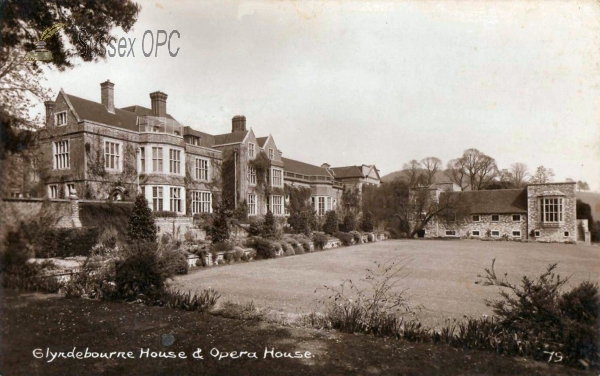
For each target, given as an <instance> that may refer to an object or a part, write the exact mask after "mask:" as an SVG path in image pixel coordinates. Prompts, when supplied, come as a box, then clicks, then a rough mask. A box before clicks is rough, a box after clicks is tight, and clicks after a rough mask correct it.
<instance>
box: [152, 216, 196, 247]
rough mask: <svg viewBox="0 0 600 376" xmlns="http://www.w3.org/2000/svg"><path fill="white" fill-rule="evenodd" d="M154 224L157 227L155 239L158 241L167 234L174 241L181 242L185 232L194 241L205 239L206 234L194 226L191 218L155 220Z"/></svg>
mask: <svg viewBox="0 0 600 376" xmlns="http://www.w3.org/2000/svg"><path fill="white" fill-rule="evenodd" d="M154 222H155V223H156V226H157V227H158V232H157V237H158V239H159V240H160V238H161V237H162V236H163V235H164V234H169V235H171V236H172V237H173V238H174V239H178V240H181V241H183V240H185V234H186V232H189V233H190V235H191V236H192V237H193V239H194V240H205V239H206V232H205V231H204V230H201V229H198V228H196V227H195V226H194V220H193V218H192V217H174V218H155V219H154Z"/></svg>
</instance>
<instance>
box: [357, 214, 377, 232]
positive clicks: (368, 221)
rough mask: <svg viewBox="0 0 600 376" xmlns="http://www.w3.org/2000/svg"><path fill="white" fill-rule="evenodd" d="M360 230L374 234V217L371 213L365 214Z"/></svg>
mask: <svg viewBox="0 0 600 376" xmlns="http://www.w3.org/2000/svg"><path fill="white" fill-rule="evenodd" d="M360 228H361V230H363V231H365V232H373V228H374V226H373V215H372V214H371V212H370V211H366V212H364V214H363V217H362V221H361V222H360Z"/></svg>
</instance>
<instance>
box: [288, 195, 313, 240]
mask: <svg viewBox="0 0 600 376" xmlns="http://www.w3.org/2000/svg"><path fill="white" fill-rule="evenodd" d="M285 193H286V194H287V195H288V196H289V201H288V202H286V204H285V205H286V209H287V210H288V211H289V213H290V216H289V217H288V220H287V222H288V224H289V225H290V227H291V228H292V230H293V231H294V232H295V233H296V234H305V235H306V236H310V234H311V233H312V231H313V230H315V229H316V216H315V211H314V209H313V206H312V205H311V202H310V196H311V194H312V192H311V189H310V188H307V187H294V186H291V185H286V186H285Z"/></svg>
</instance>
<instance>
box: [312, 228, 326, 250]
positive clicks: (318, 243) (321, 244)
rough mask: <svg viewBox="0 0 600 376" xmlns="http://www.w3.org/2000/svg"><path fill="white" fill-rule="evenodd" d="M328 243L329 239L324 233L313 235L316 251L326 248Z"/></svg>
mask: <svg viewBox="0 0 600 376" xmlns="http://www.w3.org/2000/svg"><path fill="white" fill-rule="evenodd" d="M328 241H329V238H328V237H327V235H325V234H324V233H322V232H315V233H313V243H314V245H315V248H316V249H323V248H325V245H327V242H328Z"/></svg>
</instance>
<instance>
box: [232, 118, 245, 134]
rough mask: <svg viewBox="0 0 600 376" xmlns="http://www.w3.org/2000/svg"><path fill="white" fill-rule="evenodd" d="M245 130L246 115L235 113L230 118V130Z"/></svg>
mask: <svg viewBox="0 0 600 376" xmlns="http://www.w3.org/2000/svg"><path fill="white" fill-rule="evenodd" d="M244 131H246V117H245V116H244V115H235V116H234V117H233V119H231V132H244Z"/></svg>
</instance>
